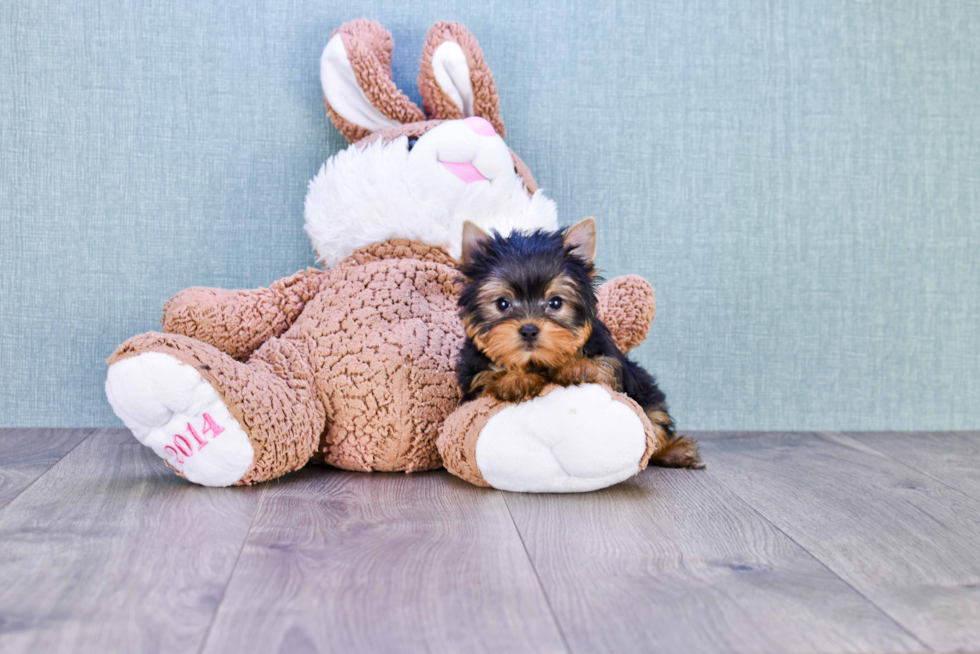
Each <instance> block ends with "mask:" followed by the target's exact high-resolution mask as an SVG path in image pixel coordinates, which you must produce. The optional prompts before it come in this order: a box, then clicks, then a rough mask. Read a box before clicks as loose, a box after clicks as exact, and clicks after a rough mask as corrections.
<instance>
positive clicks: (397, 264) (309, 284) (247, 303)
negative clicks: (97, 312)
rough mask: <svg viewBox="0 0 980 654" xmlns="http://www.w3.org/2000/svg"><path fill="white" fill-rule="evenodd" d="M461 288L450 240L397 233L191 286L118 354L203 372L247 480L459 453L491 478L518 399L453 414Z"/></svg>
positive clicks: (411, 462) (455, 465)
mask: <svg viewBox="0 0 980 654" xmlns="http://www.w3.org/2000/svg"><path fill="white" fill-rule="evenodd" d="M609 285H612V286H610V287H609V290H608V291H607V290H603V289H605V287H603V289H600V293H601V294H603V297H605V298H606V300H605V305H604V306H605V311H610V310H611V311H612V313H610V314H605V315H603V319H606V315H610V316H613V321H611V322H610V323H608V324H609V325H610V328H611V329H612V330H613V333H616V332H617V326H618V325H617V323H616V322H615V321H617V320H622V321H624V322H625V323H626V324H630V325H642V324H643V320H641V319H640V318H638V317H636V316H634V315H632V313H633V312H635V311H637V310H639V311H640V312H641V313H642V312H645V311H647V310H648V308H647V307H646V305H644V304H643V303H642V302H640V303H636V302H634V303H633V305H632V308H631V307H620V308H621V309H623V310H619V309H620V308H617V307H615V306H614V305H615V302H617V301H622V300H623V299H627V300H629V298H631V297H633V296H632V295H630V294H629V293H624V292H623V291H622V290H618V289H631V290H630V293H635V288H637V287H638V282H636V281H632V282H629V283H622V282H621V280H620V278H617V279H614V280H611V281H610V282H608V283H607V285H606V286H609ZM460 290H461V281H460V276H459V272H458V270H457V263H456V261H455V260H454V259H453V258H452V257H450V256H449V254H447V253H446V251H445V250H443V249H442V248H438V247H431V246H428V245H424V244H422V243H418V242H415V241H406V240H391V241H386V242H384V243H377V244H374V245H372V246H369V247H366V248H362V249H360V250H357V251H356V252H354V253H353V254H352V255H351V256H350V257H348V258H347V259H345V260H344V261H342V262H341V263H340V264H338V265H337V266H336V267H335V268H333V269H332V270H330V271H328V272H323V271H318V270H313V269H310V270H306V271H303V272H299V273H296V274H295V275H292V276H291V277H288V278H286V279H282V280H279V281H277V282H275V283H274V284H272V285H271V286H270V287H269V288H265V289H256V290H251V291H222V290H219V289H204V288H195V289H188V290H186V291H183V292H181V293H179V294H178V295H177V296H176V297H174V298H173V299H172V300H171V301H170V302H168V303H167V307H166V311H165V315H164V320H163V323H164V328H165V330H166V331H167V332H170V333H165V334H160V333H155V332H151V333H148V334H142V335H140V336H136V337H134V338H131V339H129V340H128V341H126V342H125V343H123V345H121V346H120V347H119V348H118V349H117V350H116V352H115V353H114V354H113V355H112V357H111V358H110V360H109V363H110V364H112V363H115V362H116V361H119V360H121V359H123V358H126V357H130V356H135V355H137V354H140V353H143V352H163V353H166V354H170V355H171V356H173V357H175V358H177V359H178V360H180V361H182V362H184V363H186V364H188V365H191V366H193V367H194V368H195V369H196V370H197V371H198V372H200V374H201V375H202V377H203V378H204V379H205V380H206V381H207V382H208V383H210V384H211V385H212V386H213V387H214V388H215V390H216V391H217V392H218V394H219V395H220V396H221V398H222V400H223V401H224V402H225V404H226V405H227V406H228V409H229V411H230V412H231V414H232V415H233V416H235V418H236V420H238V421H239V423H240V424H241V426H242V428H243V429H244V430H245V432H246V433H247V434H248V435H249V438H250V439H251V442H252V446H253V448H254V449H255V462H254V463H253V465H252V468H251V469H250V470H249V471H248V473H247V474H246V476H245V478H244V479H243V480H242V481H241V483H243V484H249V483H255V482H258V481H264V480H266V479H272V478H274V477H278V476H280V475H282V474H285V473H286V472H289V471H291V470H295V469H297V468H299V467H301V466H303V465H305V464H306V463H307V462H309V461H310V460H311V459H315V460H318V461H323V462H326V463H329V464H332V465H335V466H338V467H341V468H346V469H348V470H405V471H412V470H428V469H431V468H438V467H440V466H441V465H442V464H443V460H444V459H446V460H447V461H449V463H447V465H449V466H451V469H452V470H453V471H454V474H460V476H462V477H464V478H466V479H469V480H474V483H479V482H480V479H481V478H480V477H479V471H478V470H476V469H475V461H474V459H473V454H472V451H473V448H475V438H476V435H477V434H479V429H480V427H481V426H482V424H485V422H486V419H487V418H489V416H490V415H492V414H493V413H495V412H496V411H498V410H500V408H502V407H503V406H505V405H503V404H501V403H499V402H495V401H494V402H489V401H487V400H479V401H477V402H474V403H470V404H467V405H466V406H465V407H464V409H466V410H465V411H463V412H457V414H458V415H456V414H454V415H452V417H451V422H448V423H447V422H446V419H447V417H449V416H450V415H451V414H453V411H454V410H455V409H456V408H457V405H458V402H459V390H458V388H457V385H456V378H455V374H454V367H455V362H456V358H457V356H458V354H459V350H460V348H461V347H462V344H463V327H462V324H461V323H460V320H459V317H458V315H457V306H456V302H457V300H458V299H459V292H460ZM615 298H620V300H616V299H615ZM630 301H632V300H630ZM633 329H634V330H635V329H636V328H635V327H634V328H633ZM630 333H631V334H634V332H633V331H631V332H630ZM263 340H264V342H261V341H263ZM260 342H261V343H260ZM246 359H247V361H245V362H244V363H243V362H242V360H246ZM488 402H489V404H488ZM484 405H487V406H484ZM635 410H636V411H637V415H638V416H640V417H641V420H644V421H646V416H644V415H642V412H641V411H639V408H638V407H637V408H636V409H635ZM474 411H476V413H475V414H474V413H473V412H474ZM481 420H482V422H481ZM647 422H648V421H647ZM647 422H645V423H644V424H645V425H646V424H647ZM444 423H446V424H448V425H453V426H455V427H452V428H450V427H444ZM440 429H442V433H443V436H442V438H441V442H442V444H441V445H440V447H441V448H442V452H441V456H440V451H439V450H438V449H437V443H436V441H437V438H438V437H439V433H440ZM456 429H458V433H457V432H456ZM648 449H649V448H648ZM460 471H462V472H460ZM483 483H485V482H483Z"/></svg>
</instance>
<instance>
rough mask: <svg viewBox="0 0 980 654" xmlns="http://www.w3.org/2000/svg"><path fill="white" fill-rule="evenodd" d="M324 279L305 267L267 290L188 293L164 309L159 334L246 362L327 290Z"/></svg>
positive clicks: (192, 290)
mask: <svg viewBox="0 0 980 654" xmlns="http://www.w3.org/2000/svg"><path fill="white" fill-rule="evenodd" d="M327 277H328V275H327V273H325V272H323V271H322V270H317V269H315V268H307V269H306V270H303V271H300V272H298V273H296V274H295V275H292V276H290V277H286V278H284V279H280V280H279V281H276V282H274V283H273V284H271V285H270V286H269V287H268V288H257V289H252V290H247V291H229V290H225V289H220V288H203V287H194V288H188V289H185V290H183V291H181V292H180V293H178V294H177V295H175V296H174V297H173V298H171V299H170V300H169V301H168V302H167V303H166V305H164V307H163V330H164V331H165V332H167V333H171V334H182V335H184V336H190V337H191V338H194V339H197V340H199V341H203V342H205V343H208V344H210V345H213V346H214V347H216V348H218V349H219V350H221V351H223V352H225V353H226V354H229V355H231V356H232V357H234V358H236V359H238V360H239V361H245V360H246V359H248V357H249V356H250V355H251V354H252V352H254V351H255V350H256V349H258V348H259V346H261V345H262V344H263V343H264V342H266V341H267V340H269V339H270V338H273V337H275V336H279V335H280V334H282V333H283V332H284V331H286V330H287V329H289V326H290V325H292V324H293V321H294V320H296V318H297V317H298V316H299V314H300V313H302V311H303V308H304V307H305V306H306V303H307V302H309V301H310V300H312V299H313V298H314V297H315V296H316V294H317V293H319V292H320V290H321V289H322V288H324V287H325V286H326V281H327Z"/></svg>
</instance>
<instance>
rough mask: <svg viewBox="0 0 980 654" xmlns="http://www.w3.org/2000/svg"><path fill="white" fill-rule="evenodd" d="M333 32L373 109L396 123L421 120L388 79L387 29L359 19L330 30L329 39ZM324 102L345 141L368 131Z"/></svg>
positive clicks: (392, 43)
mask: <svg viewBox="0 0 980 654" xmlns="http://www.w3.org/2000/svg"><path fill="white" fill-rule="evenodd" d="M336 34H340V38H341V39H342V40H343V42H344V48H345V49H346V50H347V59H348V60H349V61H350V65H351V68H353V69H354V75H355V76H356V77H357V85H358V86H360V87H361V90H362V91H364V95H365V96H367V99H368V101H369V102H370V103H371V104H372V105H374V108H375V109H377V110H378V111H380V112H381V113H383V114H384V115H385V116H387V117H388V118H390V119H392V120H397V121H398V122H400V123H414V122H419V121H423V120H425V114H423V113H422V110H421V109H419V108H418V106H417V105H416V104H415V103H414V102H412V101H411V100H409V99H408V96H407V95H405V94H404V93H402V92H401V90H400V89H399V88H398V87H397V86H395V82H394V80H393V79H392V78H391V52H392V50H393V49H394V46H395V41H394V39H393V38H391V33H390V32H389V31H388V30H386V29H385V28H384V27H382V25H381V24H380V23H376V22H374V21H371V20H366V19H360V20H352V21H350V22H349V23H344V24H343V25H341V26H340V27H338V28H337V29H336V30H334V32H333V33H332V34H331V35H330V38H333V37H334V35H336ZM324 102H325V104H326V107H327V113H328V114H329V115H330V120H331V121H332V122H333V124H334V126H336V128H337V129H339V130H340V133H341V134H343V135H344V136H345V137H346V138H347V140H348V141H349V142H351V143H353V142H354V141H359V140H361V139H363V138H364V137H365V136H367V135H368V134H370V133H371V132H370V131H369V130H367V129H365V128H363V127H360V126H358V125H355V124H354V123H351V122H349V121H347V120H346V119H345V118H343V117H342V116H341V115H340V114H338V113H337V112H336V111H334V110H333V108H332V107H331V106H330V103H329V102H326V100H324Z"/></svg>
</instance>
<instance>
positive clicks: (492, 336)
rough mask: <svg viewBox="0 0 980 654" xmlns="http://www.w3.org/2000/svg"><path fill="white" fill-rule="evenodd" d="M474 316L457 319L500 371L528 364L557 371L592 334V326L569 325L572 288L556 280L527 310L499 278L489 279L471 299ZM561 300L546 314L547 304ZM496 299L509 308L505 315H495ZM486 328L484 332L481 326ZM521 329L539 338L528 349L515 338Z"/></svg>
mask: <svg viewBox="0 0 980 654" xmlns="http://www.w3.org/2000/svg"><path fill="white" fill-rule="evenodd" d="M477 297H478V299H479V307H480V308H479V313H478V314H476V315H468V316H465V317H464V318H463V324H464V326H465V327H466V335H467V336H469V337H470V338H471V339H472V340H473V342H474V344H476V346H477V347H478V348H479V349H480V351H482V352H483V353H484V354H486V355H487V356H488V357H489V358H490V360H491V361H493V362H494V364H496V365H497V366H500V367H502V368H510V369H516V368H523V367H525V366H528V365H534V366H543V367H545V368H559V367H561V366H562V365H563V364H564V363H566V362H567V361H569V360H570V359H571V358H572V357H573V356H574V355H575V353H576V352H578V350H579V349H580V348H581V347H582V346H583V345H585V342H586V341H587V340H589V336H591V335H592V326H591V325H590V324H584V325H580V326H575V305H574V303H573V302H574V298H575V297H577V289H576V287H575V283H574V281H573V280H572V279H571V278H569V277H567V276H566V275H559V276H557V277H555V279H553V280H552V281H551V282H550V283H549V284H548V287H547V290H546V291H545V293H544V296H543V297H542V298H541V300H540V301H539V302H536V303H535V304H534V305H533V306H525V305H522V304H520V302H519V301H518V300H517V299H516V298H515V297H514V292H513V289H512V288H511V286H510V284H509V283H507V282H506V281H504V280H502V279H489V280H487V281H485V282H484V283H483V284H482V285H481V286H480V290H479V293H478V294H477ZM555 297H558V298H561V299H562V302H563V304H562V306H561V308H559V309H552V308H550V307H549V306H548V304H547V303H548V301H549V300H551V299H552V298H555ZM500 299H505V300H507V301H508V302H510V303H511V308H510V309H508V310H507V311H504V312H502V311H500V310H499V309H498V308H497V306H496V304H497V301H498V300H500ZM488 324H490V325H492V327H491V328H490V329H489V330H487V329H486V325H488ZM524 325H534V326H536V327H537V328H538V330H539V334H538V337H537V339H536V340H535V341H534V346H533V347H531V348H528V347H527V346H526V343H525V341H524V339H522V338H521V336H520V333H519V332H518V330H520V328H521V327H523V326H524Z"/></svg>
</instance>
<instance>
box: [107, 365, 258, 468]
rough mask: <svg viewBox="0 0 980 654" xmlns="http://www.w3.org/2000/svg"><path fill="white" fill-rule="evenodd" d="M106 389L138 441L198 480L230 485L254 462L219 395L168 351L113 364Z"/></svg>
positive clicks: (252, 453)
mask: <svg viewBox="0 0 980 654" xmlns="http://www.w3.org/2000/svg"><path fill="white" fill-rule="evenodd" d="M105 392H106V396H107V397H108V398H109V404H111V405H112V410H113V411H115V412H116V415H117V416H119V418H120V419H121V420H122V421H123V422H124V423H125V424H126V426H127V427H129V429H130V431H132V432H133V435H134V436H136V438H137V440H139V442H141V443H142V444H143V445H146V446H147V447H149V448H151V449H152V450H153V451H154V452H156V453H157V455H158V456H160V457H161V458H164V459H166V460H167V463H169V464H170V465H172V466H173V467H174V468H176V469H177V470H179V471H180V472H181V473H183V475H184V476H185V477H187V479H189V480H190V481H192V482H194V483H196V484H201V485H202V486H231V485H232V484H234V483H235V482H236V481H238V480H239V479H241V478H242V477H244V476H245V473H246V472H247V471H248V469H249V467H250V466H251V465H252V459H253V458H254V456H255V452H254V450H253V449H252V443H251V442H250V441H249V438H248V435H247V434H246V433H245V431H244V430H243V429H242V428H241V426H240V425H239V424H238V421H237V420H235V418H234V417H232V415H231V414H230V413H229V412H228V407H226V406H225V404H224V402H222V401H221V398H220V397H219V396H218V393H217V392H216V391H215V390H214V389H213V388H211V385H210V384H208V383H207V382H206V381H204V380H203V379H202V378H201V375H200V374H198V372H197V370H195V369H194V368H193V367H192V366H189V365H186V364H184V363H182V362H180V361H178V360H177V359H175V358H174V357H172V356H170V355H168V354H163V353H161V352H145V353H143V354H139V355H137V356H135V357H130V358H128V359H123V360H122V361H119V362H118V363H114V364H112V365H111V366H109V375H108V377H107V378H106V383H105Z"/></svg>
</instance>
